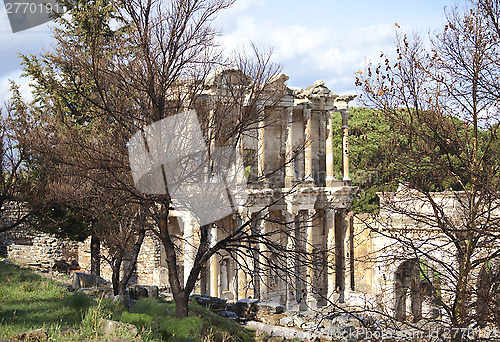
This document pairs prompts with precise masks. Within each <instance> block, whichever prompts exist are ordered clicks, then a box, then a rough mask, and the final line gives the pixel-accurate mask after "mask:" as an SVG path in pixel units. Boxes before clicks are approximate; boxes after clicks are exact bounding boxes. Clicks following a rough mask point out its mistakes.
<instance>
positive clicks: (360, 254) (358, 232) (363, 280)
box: [354, 215, 376, 294]
mask: <svg viewBox="0 0 500 342" xmlns="http://www.w3.org/2000/svg"><path fill="white" fill-rule="evenodd" d="M369 219H370V218H369V215H357V216H356V217H355V218H354V283H355V288H356V291H358V292H363V293H368V294H372V293H373V292H374V288H373V286H374V284H373V278H374V277H373V272H374V267H376V265H375V261H376V260H375V255H374V254H373V246H372V238H373V236H372V235H373V234H372V232H371V230H370V229H369V228H368V227H369V225H370V223H369Z"/></svg>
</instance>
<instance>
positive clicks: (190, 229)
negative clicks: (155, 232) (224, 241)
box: [182, 217, 198, 285]
mask: <svg viewBox="0 0 500 342" xmlns="http://www.w3.org/2000/svg"><path fill="white" fill-rule="evenodd" d="M182 222H183V226H184V236H183V240H184V241H183V252H184V285H186V283H187V280H188V278H189V274H191V270H192V269H193V266H194V258H195V254H196V248H195V246H194V234H195V232H196V228H198V223H197V221H196V220H195V219H194V218H192V217H186V218H183V220H182Z"/></svg>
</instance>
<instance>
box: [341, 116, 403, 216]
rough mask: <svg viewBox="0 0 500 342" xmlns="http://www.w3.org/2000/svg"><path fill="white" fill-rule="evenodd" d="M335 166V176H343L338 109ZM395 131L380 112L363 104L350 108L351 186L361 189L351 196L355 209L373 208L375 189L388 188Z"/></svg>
mask: <svg viewBox="0 0 500 342" xmlns="http://www.w3.org/2000/svg"><path fill="white" fill-rule="evenodd" d="M332 127H333V148H334V160H333V162H334V170H335V172H336V175H335V176H336V178H338V179H340V178H341V177H342V131H341V127H342V118H341V116H340V113H336V114H334V116H333V118H332ZM394 139H398V135H397V134H395V132H392V131H391V130H390V125H389V124H388V123H387V122H386V121H384V120H383V117H382V115H381V114H380V112H378V111H376V110H373V109H369V108H364V107H353V108H350V109H349V168H350V170H349V174H350V177H351V179H352V181H353V185H354V186H358V187H359V188H360V191H359V192H358V196H357V198H355V200H354V204H353V209H354V211H355V212H356V213H361V212H376V211H377V210H378V205H379V203H378V197H377V195H376V192H378V191H386V190H387V189H388V186H387V183H388V180H389V179H391V178H394V176H395V175H396V174H397V170H394V169H393V170H392V171H389V170H390V156H389V154H390V153H391V150H390V149H389V148H388V146H389V145H390V144H391V142H393V141H394Z"/></svg>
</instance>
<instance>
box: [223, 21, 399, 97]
mask: <svg viewBox="0 0 500 342" xmlns="http://www.w3.org/2000/svg"><path fill="white" fill-rule="evenodd" d="M394 32H395V31H394V23H391V24H379V25H372V26H366V27H359V28H357V29H355V30H353V31H347V32H343V31H340V30H336V29H332V28H329V27H310V26H304V25H298V24H293V25H280V24H278V23H277V22H274V21H272V20H270V21H259V20H258V18H256V17H252V16H241V17H239V18H238V21H237V25H236V27H234V28H233V30H231V31H225V34H224V35H223V36H222V37H221V38H220V41H221V43H222V44H223V46H224V47H225V48H226V49H229V50H232V49H235V48H237V47H241V46H242V45H247V44H248V42H249V41H250V40H251V41H253V42H254V43H255V44H256V45H257V46H258V47H261V48H263V49H266V48H273V50H274V54H273V57H274V61H275V62H277V63H279V64H281V65H282V67H283V69H284V72H285V73H288V75H289V76H290V81H289V84H290V85H292V86H299V87H307V86H309V85H311V84H312V83H313V82H314V81H315V80H317V79H324V80H326V84H327V86H329V87H330V88H331V89H332V90H333V91H335V92H339V93H345V92H346V91H349V92H351V93H352V92H355V87H354V81H355V76H354V73H355V72H356V71H357V70H358V69H364V66H365V63H366V62H365V61H367V60H372V61H374V62H377V61H378V59H379V56H380V52H381V51H384V52H387V53H392V51H393V50H394Z"/></svg>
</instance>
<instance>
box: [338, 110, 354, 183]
mask: <svg viewBox="0 0 500 342" xmlns="http://www.w3.org/2000/svg"><path fill="white" fill-rule="evenodd" d="M340 115H341V116H342V180H351V178H350V177H349V128H348V125H347V121H348V119H349V111H348V109H342V110H340Z"/></svg>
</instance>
